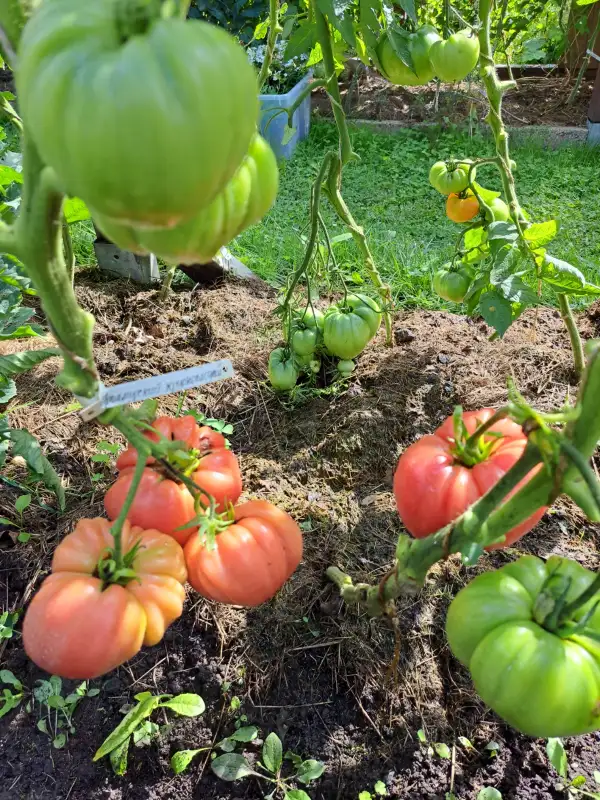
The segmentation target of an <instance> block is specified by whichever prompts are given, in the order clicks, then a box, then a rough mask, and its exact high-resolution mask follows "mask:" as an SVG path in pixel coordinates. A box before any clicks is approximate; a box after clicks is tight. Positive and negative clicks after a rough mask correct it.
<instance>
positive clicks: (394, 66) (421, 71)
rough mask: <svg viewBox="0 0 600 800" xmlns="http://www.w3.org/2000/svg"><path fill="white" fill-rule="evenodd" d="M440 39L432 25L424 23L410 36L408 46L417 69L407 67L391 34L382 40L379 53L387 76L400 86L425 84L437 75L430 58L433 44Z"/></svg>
mask: <svg viewBox="0 0 600 800" xmlns="http://www.w3.org/2000/svg"><path fill="white" fill-rule="evenodd" d="M437 41H440V35H439V33H438V32H437V31H436V29H435V28H433V27H432V26H431V25H424V26H423V27H422V28H419V30H417V31H415V33H411V34H410V36H409V37H408V47H409V51H410V54H411V57H412V60H413V65H414V68H415V71H414V72H413V70H412V69H410V67H407V66H406V64H405V63H404V62H403V61H402V59H401V58H400V57H399V56H397V55H396V51H395V50H394V48H393V46H392V43H391V41H390V38H389V35H386V36H385V37H384V38H383V39H382V40H381V42H380V44H379V47H378V50H377V55H378V56H379V61H380V63H381V67H382V69H383V71H384V75H385V77H386V78H387V79H388V80H389V81H390V83H394V84H396V85H398V86H424V85H425V84H426V83H429V81H430V80H432V79H433V77H434V76H435V72H434V70H433V67H432V66H431V62H430V60H429V52H430V50H431V46H432V45H433V44H434V43H435V42H437ZM415 73H416V74H415Z"/></svg>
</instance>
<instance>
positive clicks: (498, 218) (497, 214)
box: [485, 197, 510, 223]
mask: <svg viewBox="0 0 600 800" xmlns="http://www.w3.org/2000/svg"><path fill="white" fill-rule="evenodd" d="M488 206H489V207H490V209H491V212H492V213H491V215H490V214H489V213H488V212H487V211H486V213H485V221H486V222H488V223H489V222H506V221H507V220H508V219H510V209H509V207H508V206H507V205H506V203H505V202H504V200H502V199H501V198H500V197H495V198H494V199H493V200H492V201H491V202H489V203H488Z"/></svg>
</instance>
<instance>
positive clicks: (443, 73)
mask: <svg viewBox="0 0 600 800" xmlns="http://www.w3.org/2000/svg"><path fill="white" fill-rule="evenodd" d="M429 58H430V60H431V64H432V66H433V69H434V72H435V74H436V75H437V76H438V78H439V79H440V80H441V81H446V82H447V83H454V82H455V81H462V80H464V79H465V78H466V77H467V75H468V74H469V72H471V71H472V70H474V69H475V67H476V66H477V62H478V60H479V39H478V38H477V36H476V35H475V34H474V33H473V31H471V32H469V31H467V30H461V31H458V33H453V34H452V36H450V37H449V38H448V39H446V40H445V41H438V42H434V44H433V45H432V47H431V51H430V53H429Z"/></svg>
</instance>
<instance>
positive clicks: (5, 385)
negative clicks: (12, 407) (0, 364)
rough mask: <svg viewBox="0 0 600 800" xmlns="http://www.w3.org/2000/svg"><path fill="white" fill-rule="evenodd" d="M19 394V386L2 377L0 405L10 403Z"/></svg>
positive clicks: (0, 382) (0, 379)
mask: <svg viewBox="0 0 600 800" xmlns="http://www.w3.org/2000/svg"><path fill="white" fill-rule="evenodd" d="M16 394H17V384H16V383H15V382H14V381H13V380H11V379H10V378H5V377H4V375H0V404H4V403H8V401H9V400H12V399H13V397H14V396H15V395H16Z"/></svg>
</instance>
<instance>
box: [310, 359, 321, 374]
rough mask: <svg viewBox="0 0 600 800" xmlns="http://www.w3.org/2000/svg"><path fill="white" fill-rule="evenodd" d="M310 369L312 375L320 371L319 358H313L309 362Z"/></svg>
mask: <svg viewBox="0 0 600 800" xmlns="http://www.w3.org/2000/svg"><path fill="white" fill-rule="evenodd" d="M309 367H310V371H311V372H312V373H313V374H314V375H318V374H319V372H320V371H321V359H320V358H313V360H312V361H311V362H310V364H309Z"/></svg>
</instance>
